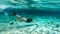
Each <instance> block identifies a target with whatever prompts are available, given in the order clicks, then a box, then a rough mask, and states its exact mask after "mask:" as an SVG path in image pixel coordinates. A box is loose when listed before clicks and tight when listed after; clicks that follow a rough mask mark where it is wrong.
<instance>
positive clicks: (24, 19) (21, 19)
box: [14, 12, 32, 22]
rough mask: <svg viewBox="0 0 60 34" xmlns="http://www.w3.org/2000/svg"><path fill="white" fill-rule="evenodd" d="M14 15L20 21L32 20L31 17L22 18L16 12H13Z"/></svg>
mask: <svg viewBox="0 0 60 34" xmlns="http://www.w3.org/2000/svg"><path fill="white" fill-rule="evenodd" d="M14 15H15V16H16V17H17V18H18V19H19V20H20V21H25V22H32V19H31V18H23V17H21V16H20V15H18V14H16V13H15V12H14Z"/></svg>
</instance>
